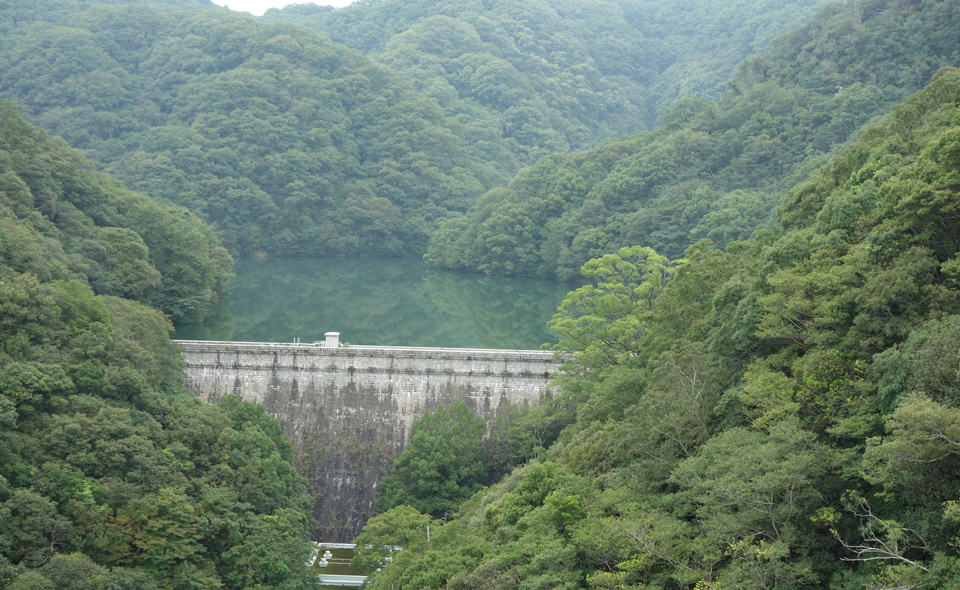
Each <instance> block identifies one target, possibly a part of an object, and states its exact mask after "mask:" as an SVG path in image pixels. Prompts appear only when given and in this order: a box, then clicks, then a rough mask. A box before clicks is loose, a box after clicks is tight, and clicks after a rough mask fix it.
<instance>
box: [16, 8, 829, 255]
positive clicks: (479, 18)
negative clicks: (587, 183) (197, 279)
mask: <svg viewBox="0 0 960 590" xmlns="http://www.w3.org/2000/svg"><path fill="white" fill-rule="evenodd" d="M819 1H820V0H784V1H782V2H774V3H770V2H763V1H759V0H742V1H740V2H736V3H723V4H720V3H716V2H709V1H705V0H686V1H684V2H672V3H667V4H664V5H662V6H661V5H659V4H654V3H651V2H640V1H639V0H629V1H627V0H617V1H616V2H614V1H607V2H596V3H595V2H590V3H584V2H553V3H542V2H534V1H532V0H504V1H501V2H486V3H480V2H472V1H469V0H463V1H460V2H456V3H439V2H407V1H403V2H400V1H383V2H375V3H362V4H359V5H356V6H352V7H350V8H348V9H343V10H337V11H331V10H330V9H329V8H321V7H316V6H313V5H302V6H295V7H292V8H289V9H287V10H285V11H273V12H272V13H271V14H270V15H267V17H265V18H264V19H257V18H254V17H251V16H249V15H241V14H237V13H231V12H229V11H227V10H222V9H218V8H210V3H209V2H208V1H207V0H195V1H191V0H154V1H149V0H145V1H143V2H124V1H122V0H114V1H110V2H100V1H98V2H81V1H79V0H39V1H37V2H9V3H4V4H3V5H0V33H2V35H0V97H3V98H6V99H8V100H13V101H15V102H18V103H19V104H21V105H23V106H24V108H25V109H26V112H27V113H28V115H29V116H30V118H31V120H32V121H33V122H35V123H37V124H39V125H41V126H42V127H44V128H45V129H47V130H48V131H50V132H51V133H54V134H56V135H59V136H61V137H63V138H64V139H66V140H67V141H68V142H69V143H70V144H71V145H73V146H74V147H78V148H80V149H82V150H84V153H85V155H86V156H87V157H89V158H90V159H92V160H94V161H95V162H97V163H98V164H99V165H100V166H101V167H102V168H103V169H105V170H107V171H109V172H111V173H113V174H115V175H116V176H117V177H118V178H120V179H121V180H122V181H123V182H124V183H126V184H127V185H128V186H130V187H131V188H134V189H136V190H140V191H143V192H145V193H147V194H149V195H151V196H154V197H162V198H166V199H169V200H171V201H173V202H175V203H177V204H181V205H184V206H186V207H188V208H189V209H191V210H192V211H194V212H195V213H196V214H198V215H199V216H200V217H201V218H202V219H204V220H205V221H207V222H209V223H211V224H212V225H213V226H214V227H215V228H216V229H217V231H218V234H219V236H220V238H221V240H222V241H223V244H224V245H225V246H226V247H227V248H228V249H229V250H230V251H231V252H232V253H234V254H240V255H260V254H267V255H283V256H297V255H304V256H317V255H319V256H325V255H334V256H344V255H407V254H415V255H420V254H422V253H423V252H424V251H425V250H426V246H427V240H428V237H429V236H430V235H431V234H432V233H433V231H434V230H435V228H436V225H437V223H438V221H439V220H442V219H445V218H447V217H451V216H459V215H461V214H463V213H465V212H466V211H467V209H468V208H469V207H470V206H472V205H473V204H474V203H475V201H476V200H477V198H478V197H479V196H480V195H481V194H483V193H484V192H486V191H487V190H489V189H491V188H493V187H495V186H499V185H502V184H503V183H505V182H506V181H507V180H508V179H509V178H510V177H511V176H512V175H514V174H515V173H516V171H517V170H518V169H519V168H520V167H521V166H522V165H527V164H530V163H532V162H534V161H535V160H536V159H537V158H539V157H541V156H544V155H546V154H550V153H553V152H558V151H559V152H565V151H568V150H570V149H584V148H588V147H592V146H595V145H597V144H598V143H599V142H600V141H602V140H605V139H608V138H611V137H616V136H619V135H622V134H624V133H627V132H630V131H636V130H641V129H645V128H647V127H648V126H651V125H653V124H655V123H656V121H657V120H658V117H659V116H660V114H662V112H663V110H664V108H665V106H666V105H667V104H668V103H669V102H670V101H672V100H673V98H674V97H675V96H677V95H684V96H687V95H700V94H704V95H709V96H715V95H716V94H718V92H719V88H720V87H721V86H722V84H723V81H724V80H725V79H726V78H727V77H728V75H729V72H731V71H732V69H733V68H734V67H735V65H736V64H737V63H739V62H740V61H741V60H742V59H743V58H744V57H745V56H746V55H748V54H749V53H751V52H753V51H756V50H758V49H759V48H761V47H762V46H764V45H765V44H766V43H767V42H769V41H770V39H772V38H773V37H775V36H776V35H777V34H779V33H781V32H782V31H785V30H787V29H788V28H790V27H791V26H793V25H795V24H797V23H800V22H803V21H804V20H806V19H807V18H809V16H810V15H811V14H812V12H813V10H814V7H815V5H816V4H817V3H818V2H819ZM178 10H189V12H177V11H178ZM325 15H326V16H329V17H330V18H331V19H332V20H329V21H324V20H322V18H321V17H324V16H325ZM265 21H266V22H265ZM270 21H294V22H298V23H303V24H305V25H309V26H311V27H314V28H315V29H317V30H320V31H321V32H322V33H324V34H329V35H330V36H332V37H333V38H334V40H336V41H342V42H344V43H346V44H348V45H353V46H355V47H357V48H358V49H361V50H363V51H365V52H368V53H369V56H368V57H364V56H362V55H360V54H358V53H356V52H354V51H351V50H349V49H347V48H346V47H344V46H342V45H337V44H336V43H331V42H330V40H329V39H328V38H327V37H326V36H324V35H323V34H318V33H315V32H312V31H311V30H309V29H307V28H305V27H302V26H298V25H295V24H291V23H290V22H270ZM381 42H382V43H381ZM374 60H376V61H374Z"/></svg>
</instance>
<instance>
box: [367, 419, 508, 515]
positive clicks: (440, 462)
mask: <svg viewBox="0 0 960 590" xmlns="http://www.w3.org/2000/svg"><path fill="white" fill-rule="evenodd" d="M486 428H487V425H486V422H485V421H484V420H483V418H480V417H478V416H475V415H474V414H473V412H471V411H470V409H469V408H467V406H466V404H464V403H463V402H462V401H458V402H456V403H454V404H453V405H452V406H450V409H449V410H447V409H445V408H439V409H437V411H436V412H434V413H432V414H425V415H424V416H423V417H421V418H420V419H419V420H418V421H417V422H416V424H414V426H413V430H412V432H411V435H410V443H409V444H408V445H407V447H406V448H405V449H404V450H403V452H402V453H400V455H399V456H398V457H397V458H396V460H395V461H394V468H395V469H396V475H390V476H386V477H384V478H382V479H381V480H380V485H381V487H382V489H383V497H381V498H380V499H379V500H377V507H378V508H380V509H381V510H388V509H390V508H393V507H394V506H400V505H402V504H408V505H410V506H413V507H414V508H416V509H417V510H419V511H421V512H424V513H427V514H431V515H433V516H434V517H436V518H440V517H443V516H445V515H450V514H452V513H453V512H454V511H455V510H456V509H457V507H458V506H459V505H460V504H461V503H462V502H463V501H464V500H466V499H467V498H469V497H470V496H472V495H473V494H474V493H475V492H477V491H478V490H479V489H480V488H481V487H483V484H484V483H485V482H486V480H487V466H488V464H489V454H488V452H487V449H486V448H485V447H484V446H483V441H482V438H483V435H484V433H485V432H486Z"/></svg>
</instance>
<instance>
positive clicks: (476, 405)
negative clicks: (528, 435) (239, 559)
mask: <svg viewBox="0 0 960 590" xmlns="http://www.w3.org/2000/svg"><path fill="white" fill-rule="evenodd" d="M179 343H180V345H181V347H182V349H183V355H184V358H185V360H186V373H187V378H186V383H185V384H186V386H187V388H188V389H190V390H191V391H193V392H194V394H196V395H197V396H198V397H199V398H200V399H202V400H203V401H204V402H206V403H210V404H215V403H217V400H219V399H220V398H221V397H222V396H224V395H227V394H233V395H237V396H238V397H240V399H242V400H244V401H248V402H251V403H255V404H260V405H262V406H263V407H264V409H265V410H266V412H267V413H268V414H270V415H271V416H273V417H275V418H277V420H278V421H279V422H280V426H281V428H282V429H283V432H284V435H285V436H286V438H287V439H288V440H290V441H291V442H292V443H293V445H294V447H295V448H296V449H298V450H300V451H302V452H303V457H304V461H306V463H307V470H308V471H309V479H310V486H311V492H312V493H313V495H314V496H315V497H317V498H318V502H317V504H316V506H315V510H314V516H315V517H316V518H317V521H318V523H319V527H318V529H317V531H316V533H315V536H317V537H318V538H323V540H324V541H350V540H352V539H353V538H354V537H355V536H356V535H357V534H358V533H359V531H360V529H361V528H362V526H363V524H364V523H365V522H366V520H367V519H368V518H369V517H370V516H372V515H373V514H375V508H374V504H373V501H374V499H375V497H376V495H377V482H378V481H379V479H380V476H381V475H383V474H385V473H386V472H388V471H389V470H390V468H391V467H392V465H393V459H394V458H395V457H396V455H397V454H398V453H399V452H400V451H401V450H402V449H403V447H404V445H405V444H406V443H407V442H408V441H409V440H410V431H411V428H412V426H413V423H414V422H415V421H416V420H417V418H419V417H420V416H422V415H423V414H424V413H426V412H433V411H435V410H436V409H437V408H439V407H441V406H443V407H449V406H450V405H452V404H453V403H454V402H456V401H458V400H462V401H464V402H465V403H466V404H467V407H469V408H470V409H471V410H473V412H474V413H476V414H477V415H481V416H484V417H490V416H493V415H495V414H496V412H497V409H498V408H499V407H501V405H502V404H505V403H510V404H530V403H532V402H534V401H536V400H538V399H540V398H541V397H542V396H544V394H546V392H547V388H548V384H549V382H550V376H551V374H552V373H554V372H556V371H557V370H558V368H559V366H560V362H561V361H560V360H558V359H557V358H556V357H555V355H554V353H552V352H549V351H527V350H487V349H460V348H415V347H396V346H341V345H339V344H338V343H337V341H336V340H334V341H333V342H330V341H328V342H326V343H316V344H269V343H256V342H207V341H179Z"/></svg>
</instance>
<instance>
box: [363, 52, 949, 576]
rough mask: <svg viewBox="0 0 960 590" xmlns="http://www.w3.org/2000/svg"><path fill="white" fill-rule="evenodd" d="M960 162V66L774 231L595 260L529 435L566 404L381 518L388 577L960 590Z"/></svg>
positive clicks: (375, 526) (377, 533) (377, 527)
mask: <svg viewBox="0 0 960 590" xmlns="http://www.w3.org/2000/svg"><path fill="white" fill-rule="evenodd" d="M958 171H960V70H958V69H950V68H947V69H944V70H942V71H941V72H940V73H939V74H937V75H936V76H935V79H934V80H933V82H932V83H931V84H930V85H929V86H928V87H927V88H925V89H924V90H922V91H921V92H919V93H917V94H915V95H913V96H911V97H909V98H908V99H907V100H906V101H905V102H904V103H903V104H901V105H899V106H897V107H896V108H895V109H894V112H893V114H892V115H889V116H887V117H885V118H883V119H882V120H879V121H877V122H875V123H873V124H872V125H870V126H869V127H868V128H867V129H866V130H865V131H864V132H863V133H862V135H861V137H860V138H859V140H858V141H857V142H855V143H853V144H852V145H850V146H848V147H845V148H843V149H842V150H840V151H839V152H838V153H837V154H836V155H835V156H833V157H832V158H831V159H830V160H829V162H827V163H826V164H825V165H824V166H823V167H821V168H819V169H817V170H815V171H813V172H812V173H811V174H809V175H808V177H807V178H805V179H804V180H803V181H802V182H800V183H798V184H797V185H795V186H794V187H793V188H792V189H790V190H789V192H788V194H787V196H786V197H785V199H784V200H783V203H782V205H781V207H780V208H779V210H778V213H777V223H776V224H775V225H774V227H773V228H772V229H766V230H762V231H760V232H758V233H757V234H756V235H755V236H753V237H751V238H750V239H747V240H745V241H735V242H731V243H729V244H728V245H727V247H726V249H725V250H719V249H715V248H714V247H712V246H711V245H710V244H709V242H706V241H704V242H700V243H698V244H696V245H694V246H692V247H690V248H689V249H688V250H687V251H686V253H685V256H684V257H683V258H682V259H677V260H670V259H668V258H667V257H664V256H662V255H660V254H658V253H657V252H656V251H654V250H652V249H650V248H647V247H641V246H635V247H631V248H624V249H622V250H620V251H619V253H618V254H607V255H605V256H603V257H600V258H597V259H594V260H591V261H589V262H588V263H587V264H585V265H584V267H583V275H584V277H585V279H586V280H587V281H588V284H586V285H585V286H583V287H581V288H580V289H578V290H576V291H574V292H572V293H571V294H570V295H569V296H568V297H567V299H566V300H565V302H564V303H563V305H562V307H561V308H560V310H559V311H558V313H557V315H556V316H555V317H554V319H553V321H552V326H553V328H554V329H555V330H556V331H558V332H559V333H560V334H561V335H562V337H563V342H562V344H561V349H562V350H564V351H566V352H568V353H570V354H572V355H573V356H574V360H572V361H571V362H570V363H568V365H567V369H566V371H565V373H563V374H562V375H561V376H560V377H559V378H558V390H557V391H558V396H557V397H556V399H555V400H554V405H553V413H549V412H547V413H540V414H532V415H531V416H532V417H531V418H530V419H528V420H527V422H526V424H525V425H524V429H525V431H527V432H530V431H534V430H536V428H537V427H539V429H540V431H541V432H547V431H548V427H549V425H550V424H551V423H555V422H557V421H562V416H563V414H564V413H568V414H570V413H572V417H573V419H574V420H575V422H574V423H573V424H572V425H571V426H569V427H567V428H566V429H565V430H564V431H563V432H562V433H561V434H560V436H559V438H558V439H557V440H556V442H554V443H553V444H552V446H550V448H549V449H548V450H542V449H541V450H540V451H539V453H538V458H537V459H535V460H533V461H530V462H528V463H527V464H525V465H523V466H521V467H519V468H517V469H515V470H514V471H513V472H512V473H511V474H509V475H508V476H507V477H506V478H505V479H504V480H503V481H502V482H501V483H498V484H496V485H494V486H493V487H491V488H489V489H487V490H485V491H482V492H480V493H479V494H477V495H475V496H474V497H473V498H472V499H470V500H468V501H467V502H466V503H465V504H463V505H462V506H461V508H460V513H459V515H458V517H457V518H456V519H454V520H451V521H449V522H447V523H446V524H444V523H443V522H441V521H439V520H432V519H431V517H430V516H429V515H423V514H419V513H418V512H416V511H415V510H413V509H411V508H409V507H405V506H400V507H397V508H394V509H392V510H390V511H388V512H385V513H384V514H382V515H380V516H377V517H375V518H374V519H372V520H371V521H370V523H369V524H368V525H367V527H366V528H365V530H364V533H362V534H361V537H360V538H359V539H358V542H359V543H360V545H361V547H368V548H369V549H368V550H361V551H360V556H359V557H358V560H357V563H358V565H365V566H366V567H369V568H371V570H372V569H373V568H375V567H377V566H381V567H383V570H382V571H381V572H378V573H375V574H374V578H373V583H372V586H371V587H372V588H448V589H463V590H466V589H471V590H478V589H508V588H523V589H534V588H542V589H552V590H555V589H562V588H569V589H573V588H589V589H593V590H601V589H610V590H613V589H638V590H639V589H654V588H657V589H668V588H677V589H679V588H688V589H696V590H720V589H728V588H737V589H760V588H784V589H786V588H836V589H841V588H844V589H845V588H887V589H892V588H899V589H903V588H955V587H957V586H958V585H960V552H958V547H957V538H958V536H960V513H958V506H960V462H958V453H957V445H958V444H960V443H958V441H960V397H958V392H960V373H958V359H960V315H958V314H960V234H958V231H957V228H958V227H960V215H958V210H957V203H958V202H960V174H958ZM505 440H509V437H506V439H505ZM410 465H411V467H409V468H408V465H407V464H405V463H402V462H400V461H398V464H397V466H398V469H399V471H400V473H399V478H400V479H401V480H403V478H404V477H405V476H406V475H408V474H407V473H406V471H409V472H410V473H419V472H422V470H423V469H424V465H423V464H420V465H414V464H412V463H411V464H410ZM439 486H440V488H441V489H443V483H442V482H440V484H439ZM428 524H429V525H430V526H431V534H430V542H429V544H428V543H427V542H426V537H425V532H426V531H425V527H426V525H428ZM398 543H400V544H402V545H403V547H404V549H403V550H402V551H400V552H398V553H394V554H393V561H392V563H390V564H385V563H384V562H383V560H382V559H379V558H380V557H381V555H380V554H378V551H379V548H381V547H383V546H392V545H394V544H398Z"/></svg>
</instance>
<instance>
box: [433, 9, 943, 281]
mask: <svg viewBox="0 0 960 590" xmlns="http://www.w3.org/2000/svg"><path fill="white" fill-rule="evenodd" d="M958 11H960V5H958V4H957V3H956V2H944V1H939V0H919V1H916V2H899V1H890V0H872V1H864V2H860V1H857V2H844V3H837V4H833V5H830V6H828V7H825V8H824V9H823V10H822V11H821V13H820V14H819V16H818V17H817V18H816V19H815V20H814V21H812V22H810V23H808V24H807V25H805V26H803V27H801V28H800V29H799V30H797V31H795V32H792V33H791V34H789V35H787V36H786V37H784V38H782V39H780V40H778V41H777V42H776V43H774V44H773V45H772V46H771V47H770V48H769V49H767V50H765V51H764V52H762V53H760V54H759V55H756V56H753V57H751V58H749V59H748V60H747V61H745V62H744V63H743V64H741V66H740V67H739V68H738V70H737V72H736V75H735V76H734V77H733V79H732V80H731V81H730V82H729V84H728V86H729V90H728V91H727V92H726V93H725V94H724V96H723V98H722V99H721V100H720V101H719V102H711V101H708V100H704V99H702V98H686V99H681V100H678V101H676V102H675V103H674V104H673V105H672V106H671V107H670V109H669V110H668V111H667V112H666V114H665V116H664V125H663V126H662V127H660V128H658V129H657V130H655V131H652V132H649V133H644V134H639V135H634V136H630V137H627V138H623V139H620V140H613V141H610V142H607V143H605V144H603V145H602V146H600V147H598V148H596V149H595V150H593V151H590V152H585V153H574V154H556V155H552V156H548V157H546V158H543V159H541V160H540V161H538V162H537V163H536V164H535V165H533V166H532V167H530V168H529V169H526V170H524V171H522V172H521V173H520V174H519V175H517V176H516V177H515V178H514V179H513V180H512V181H511V182H510V185H509V186H507V187H506V188H499V187H498V188H495V189H493V190H492V191H490V192H489V193H487V194H486V195H484V196H483V198H482V199H481V200H480V201H479V203H478V204H477V205H476V206H475V207H474V208H473V209H472V210H471V212H470V213H469V214H468V215H467V216H465V217H462V218H452V219H450V220H448V221H446V222H445V223H444V224H442V225H441V227H440V228H439V229H438V231H437V232H435V233H434V235H433V236H432V238H431V243H430V247H429V249H428V253H427V257H428V260H430V261H431V262H432V263H434V264H437V265H439V266H443V267H447V268H454V269H468V270H474V271H483V272H488V273H497V274H500V273H506V274H524V275H539V276H558V277H560V278H564V279H569V278H573V277H575V276H577V274H578V271H579V269H580V266H581V265H582V264H583V263H584V262H586V261H587V260H589V259H591V258H594V257H597V256H600V255H601V254H604V253H608V252H615V251H617V250H618V249H619V248H621V247H625V246H632V245H635V244H643V245H647V246H651V247H653V248H655V249H657V250H658V251H660V252H662V253H664V254H666V255H668V256H671V257H678V256H680V255H681V254H682V253H683V251H684V249H685V248H686V247H687V246H688V245H690V244H692V243H694V242H696V241H697V240H699V239H703V238H708V239H711V240H713V241H714V242H715V243H716V244H718V245H722V244H725V243H726V242H728V241H730V240H737V239H744V238H746V237H749V236H750V235H752V233H753V232H754V231H755V230H756V229H757V228H759V227H763V226H766V225H768V224H769V222H770V221H771V219H770V212H771V211H772V209H773V208H774V206H775V205H776V203H777V202H778V200H779V199H780V197H781V196H782V195H783V193H784V192H785V191H786V190H788V189H789V188H790V187H791V186H793V185H794V184H795V183H796V182H798V181H800V180H801V179H802V178H803V177H804V176H805V175H806V174H808V173H809V172H810V171H811V170H812V169H814V168H815V167H816V166H818V165H821V164H823V163H824V162H825V158H826V157H827V156H828V155H829V154H830V153H832V152H833V151H834V150H835V149H836V148H837V147H838V146H840V145H842V144H843V143H844V142H846V141H848V140H849V139H850V138H851V137H854V136H855V134H856V132H857V130H858V129H859V128H860V127H861V126H862V125H863V124H864V123H865V122H867V121H868V120H869V119H870V118H871V117H873V116H876V115H878V114H881V113H884V112H887V111H888V109H889V108H890V107H891V105H892V104H894V103H895V102H897V101H899V100H901V99H902V98H903V97H904V96H906V95H907V94H909V93H910V92H915V91H916V90H919V89H920V88H921V87H923V86H924V85H925V84H926V83H927V82H928V81H929V80H930V77H931V76H932V74H933V73H934V72H935V71H936V70H937V68H939V67H941V66H946V65H960V44H958V43H957V34H956V31H957V26H958V23H960V13H958Z"/></svg>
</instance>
